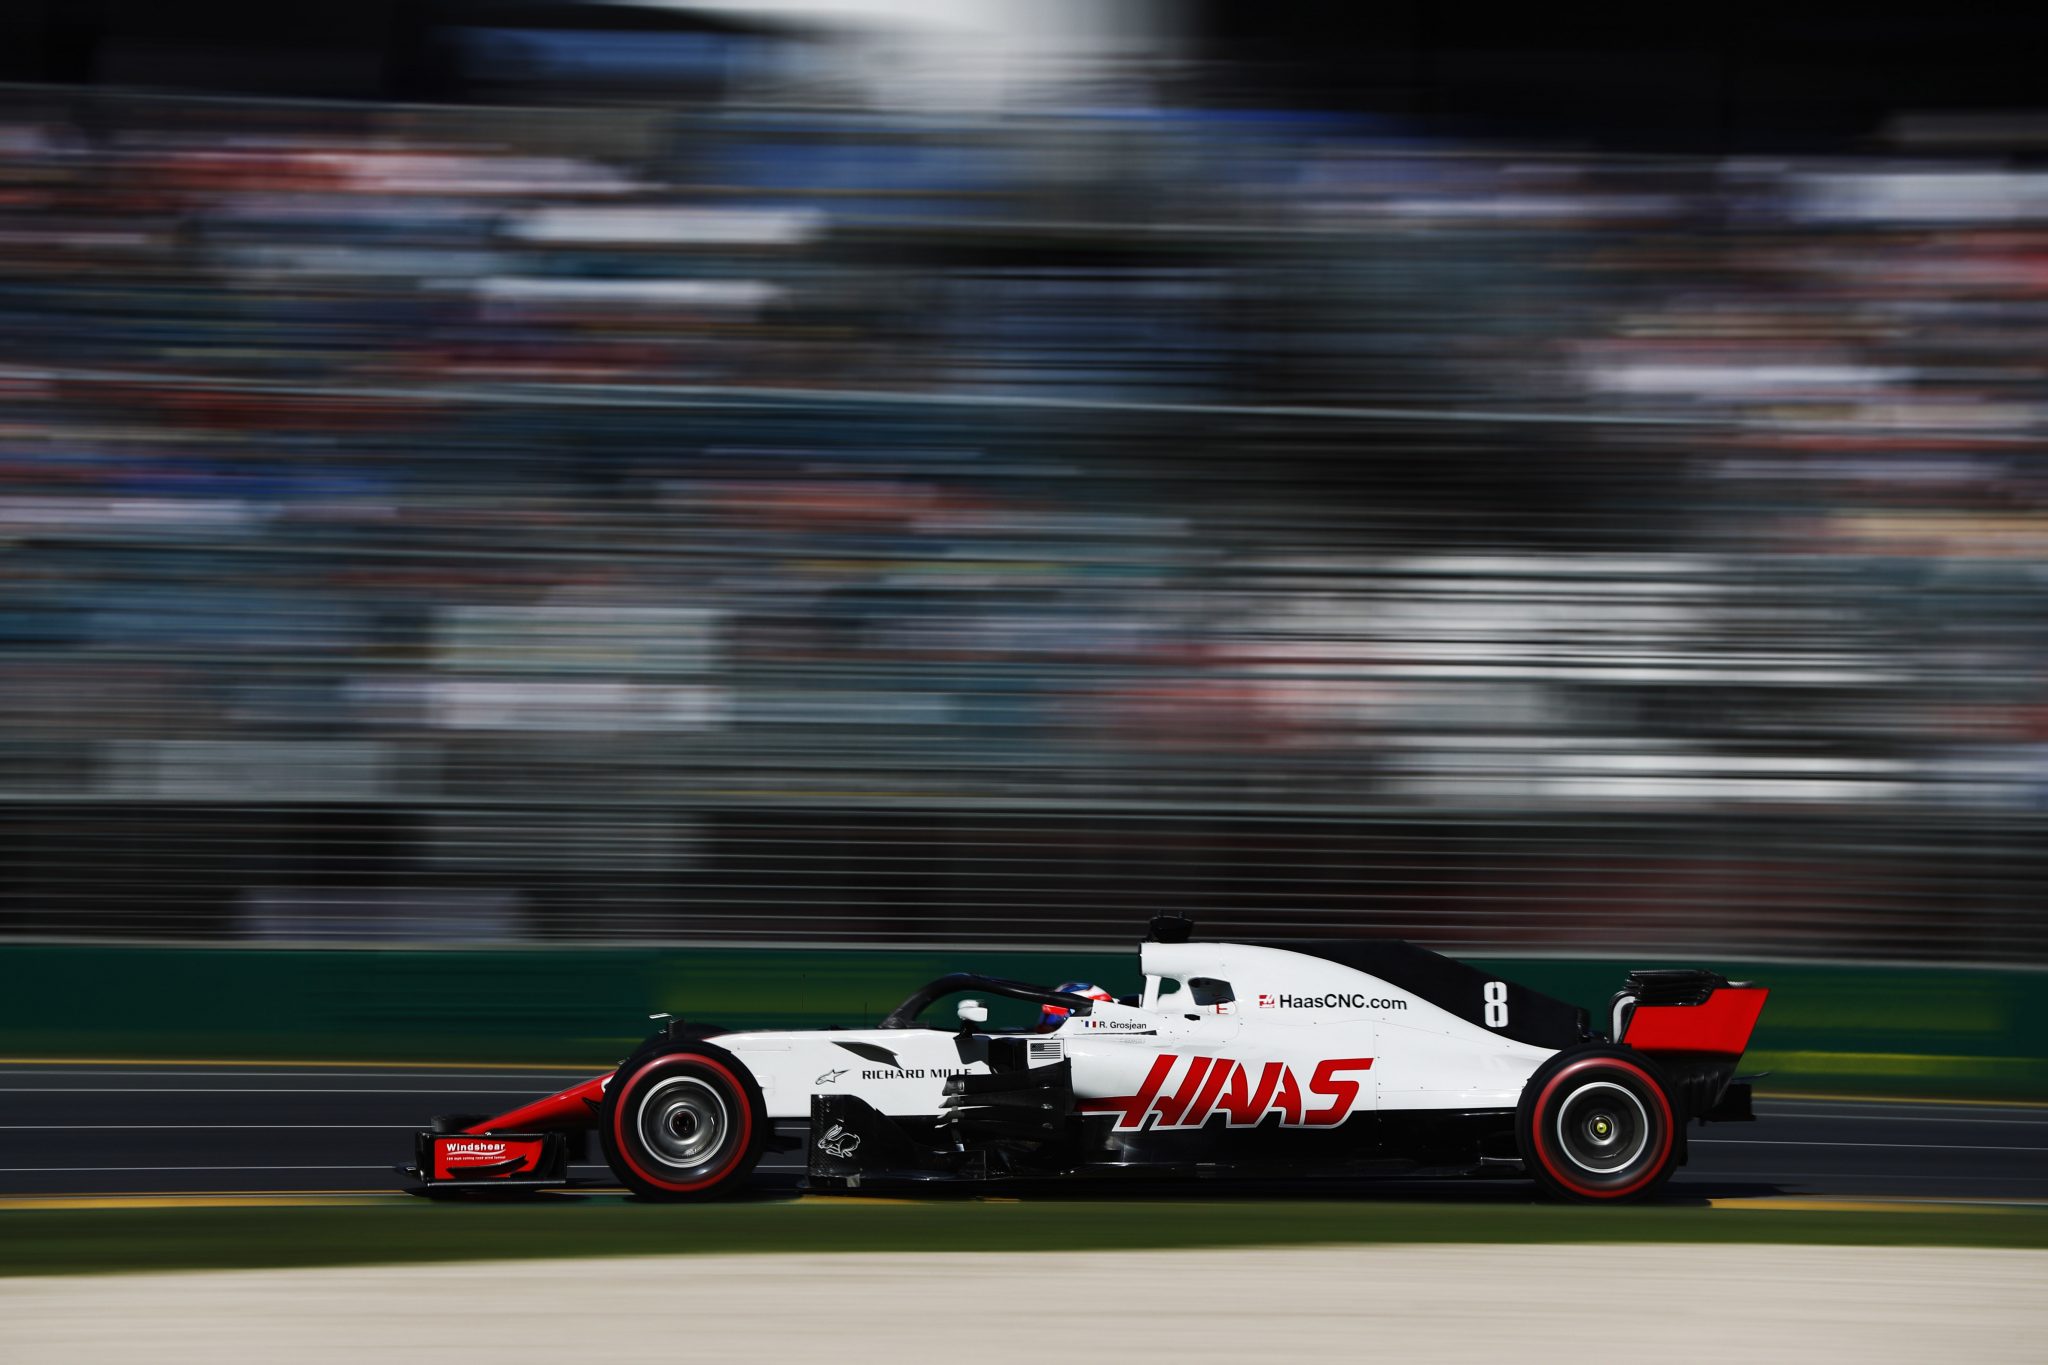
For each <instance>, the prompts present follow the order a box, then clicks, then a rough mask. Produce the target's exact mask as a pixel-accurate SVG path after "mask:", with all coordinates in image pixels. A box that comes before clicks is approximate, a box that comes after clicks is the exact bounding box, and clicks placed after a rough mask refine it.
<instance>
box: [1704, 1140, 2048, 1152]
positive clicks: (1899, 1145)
mask: <svg viewBox="0 0 2048 1365" xmlns="http://www.w3.org/2000/svg"><path fill="white" fill-rule="evenodd" d="M1691 1141H1692V1144H1693V1145H1694V1146H1696V1147H1887V1148H1894V1149H1896V1150H1899V1151H1904V1152H2048V1147H1986V1146H1978V1145H1975V1144H1970V1143H1958V1142H1795V1141H1792V1140H1790V1139H1787V1138H1693V1139H1691Z"/></svg>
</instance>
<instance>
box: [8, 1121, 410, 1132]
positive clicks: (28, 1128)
mask: <svg viewBox="0 0 2048 1365" xmlns="http://www.w3.org/2000/svg"><path fill="white" fill-rule="evenodd" d="M419 1126H420V1125H418V1124H417V1123H0V1133H197V1132H214V1131H221V1132H238V1131H240V1130H242V1129H245V1128H249V1129H261V1130H262V1131H263V1132H266V1133H273V1132H283V1131H286V1130H289V1129H299V1128H304V1129H307V1130H309V1131H315V1132H326V1131H329V1130H332V1131H336V1132H342V1131H348V1130H351V1129H373V1130H375V1131H377V1132H390V1131H392V1130H394V1129H401V1130H402V1129H412V1130H415V1131H417V1130H418V1129H419Z"/></svg>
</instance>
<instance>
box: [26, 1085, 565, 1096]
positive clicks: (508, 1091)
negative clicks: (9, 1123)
mask: <svg viewBox="0 0 2048 1365" xmlns="http://www.w3.org/2000/svg"><path fill="white" fill-rule="evenodd" d="M532 1093H533V1088H532V1087H531V1086H524V1085H515V1086H511V1087H500V1088H499V1089H496V1090H441V1089H434V1090H360V1089H354V1088H350V1089H341V1088H335V1089H327V1088H324V1087H319V1088H313V1089H304V1088H298V1087H293V1086H282V1085H251V1086H223V1085H5V1086H0V1095H531V1094H532Z"/></svg>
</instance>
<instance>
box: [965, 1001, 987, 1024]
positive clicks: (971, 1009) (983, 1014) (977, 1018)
mask: <svg viewBox="0 0 2048 1365" xmlns="http://www.w3.org/2000/svg"><path fill="white" fill-rule="evenodd" d="M960 1022H961V1023H963V1024H986V1023H987V1022H988V1006H987V1005H984V1004H982V1003H981V1002H980V1001H979V1000H962V1001H961V1002H960Z"/></svg>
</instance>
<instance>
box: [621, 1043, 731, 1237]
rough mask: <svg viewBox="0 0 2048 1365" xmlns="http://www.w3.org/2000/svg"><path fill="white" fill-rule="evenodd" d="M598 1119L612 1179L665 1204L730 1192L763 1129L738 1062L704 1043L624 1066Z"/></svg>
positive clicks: (644, 1196) (634, 1061)
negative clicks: (667, 1201)
mask: <svg viewBox="0 0 2048 1365" xmlns="http://www.w3.org/2000/svg"><path fill="white" fill-rule="evenodd" d="M597 1119H598V1122H597V1133H598V1141H599V1143H600V1144H601V1145H602V1146H603V1148H604V1159H605V1161H606V1162H607V1163H609V1164H610V1166H611V1168H612V1173H613V1174H614V1175H616V1176H617V1177H618V1178H619V1182H620V1183H621V1184H623V1185H624V1186H626V1188H628V1189H630V1190H631V1191H633V1193H635V1194H637V1195H639V1196H641V1197H642V1198H643V1199H667V1200H673V1199H718V1198H723V1197H725V1196H728V1195H731V1194H733V1193H735V1192H737V1191H738V1190H739V1189H741V1188H742V1187H743V1186H744V1185H745V1184H746V1178H747V1176H748V1174H749V1173H750V1172H752V1170H753V1169H754V1163H755V1162H756V1161H759V1160H760V1158H761V1150H762V1146H763V1145H764V1144H765V1143H766V1141H767V1138H768V1126H769V1125H768V1122H767V1119H766V1116H765V1115H764V1113H763V1106H762V1103H761V1089H760V1087H759V1086H758V1085H757V1084H755V1082H754V1078H753V1076H752V1075H751V1074H749V1073H748V1071H747V1068H746V1067H745V1065H744V1064H742V1063H741V1062H740V1060H739V1059H738V1058H736V1057H734V1056H733V1055H732V1054H731V1053H729V1052H727V1051H725V1050H724V1049H723V1048H717V1047H712V1046H711V1045H709V1044H705V1043H697V1044H692V1045H691V1046H690V1047H689V1048H687V1049H683V1050H678V1051H674V1052H660V1053H653V1054H645V1053H643V1054H641V1055H639V1056H636V1057H634V1058H632V1059H631V1060H629V1061H627V1062H626V1064H625V1065H624V1066H621V1067H620V1068H619V1070H618V1072H617V1074H616V1075H615V1076H614V1077H613V1078H612V1082H611V1084H609V1085H607V1086H606V1087H605V1093H604V1103H603V1104H602V1105H600V1106H599V1107H598V1111H597Z"/></svg>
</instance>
